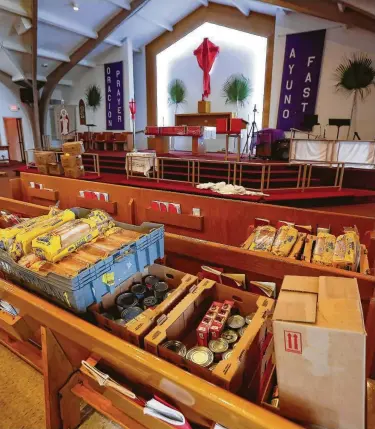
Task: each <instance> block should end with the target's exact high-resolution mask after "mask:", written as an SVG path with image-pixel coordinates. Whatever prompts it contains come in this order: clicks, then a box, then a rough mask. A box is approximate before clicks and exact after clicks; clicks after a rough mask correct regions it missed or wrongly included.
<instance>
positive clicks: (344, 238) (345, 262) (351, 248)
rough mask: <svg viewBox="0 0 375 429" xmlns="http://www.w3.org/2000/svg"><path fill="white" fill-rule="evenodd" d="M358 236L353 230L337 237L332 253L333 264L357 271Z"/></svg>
mask: <svg viewBox="0 0 375 429" xmlns="http://www.w3.org/2000/svg"><path fill="white" fill-rule="evenodd" d="M360 249H361V247H360V242H359V237H358V235H357V234H356V233H355V232H354V231H350V232H347V233H345V234H343V235H340V236H338V237H337V240H336V244H335V250H334V253H333V261H332V262H333V266H334V267H336V268H342V269H344V270H349V271H357V269H358V264H359V259H360Z"/></svg>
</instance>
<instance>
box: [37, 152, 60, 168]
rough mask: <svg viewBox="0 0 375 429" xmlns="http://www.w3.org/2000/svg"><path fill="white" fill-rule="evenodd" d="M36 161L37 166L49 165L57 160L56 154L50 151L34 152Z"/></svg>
mask: <svg viewBox="0 0 375 429" xmlns="http://www.w3.org/2000/svg"><path fill="white" fill-rule="evenodd" d="M34 161H35V165H36V166H39V165H48V164H50V163H52V162H56V154H55V153H54V152H48V151H40V152H34Z"/></svg>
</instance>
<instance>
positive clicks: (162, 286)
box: [154, 282, 169, 302]
mask: <svg viewBox="0 0 375 429" xmlns="http://www.w3.org/2000/svg"><path fill="white" fill-rule="evenodd" d="M168 289H169V286H168V284H167V283H165V282H157V283H155V285H154V295H155V298H156V299H157V300H158V301H159V302H161V301H163V298H164V295H165V294H166V292H167V291H168Z"/></svg>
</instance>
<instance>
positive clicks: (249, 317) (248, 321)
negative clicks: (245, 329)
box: [245, 313, 255, 325]
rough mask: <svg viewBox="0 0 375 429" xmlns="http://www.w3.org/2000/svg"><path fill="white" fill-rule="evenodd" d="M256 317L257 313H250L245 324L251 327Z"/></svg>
mask: <svg viewBox="0 0 375 429" xmlns="http://www.w3.org/2000/svg"><path fill="white" fill-rule="evenodd" d="M254 316H255V313H250V314H248V315H247V316H246V317H245V322H246V323H247V324H248V325H250V323H251V322H252V321H253V318H254Z"/></svg>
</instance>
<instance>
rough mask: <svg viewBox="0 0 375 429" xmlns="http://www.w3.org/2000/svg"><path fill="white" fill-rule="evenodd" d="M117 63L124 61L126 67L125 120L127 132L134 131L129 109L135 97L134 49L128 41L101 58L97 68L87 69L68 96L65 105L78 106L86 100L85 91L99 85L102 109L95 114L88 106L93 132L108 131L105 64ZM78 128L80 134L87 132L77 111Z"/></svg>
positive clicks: (88, 120) (87, 113)
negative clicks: (130, 101) (93, 126)
mask: <svg viewBox="0 0 375 429" xmlns="http://www.w3.org/2000/svg"><path fill="white" fill-rule="evenodd" d="M116 61H123V63H124V64H123V67H124V69H123V70H124V118H125V131H131V130H132V124H131V119H130V113H129V108H128V103H129V100H130V99H131V98H132V97H134V89H133V88H134V84H133V73H132V70H133V48H132V44H131V42H130V41H129V40H128V39H127V40H126V41H125V42H124V44H123V46H122V47H113V48H112V49H111V50H110V52H109V53H108V54H107V55H106V56H104V57H102V58H100V63H99V62H97V66H96V67H95V68H91V69H87V71H85V72H83V73H82V75H81V77H80V79H78V80H76V81H74V82H73V83H74V86H73V88H72V89H71V90H70V91H69V92H70V94H67V95H66V99H65V104H73V105H77V106H78V103H79V100H80V99H81V98H82V99H83V100H85V91H86V88H87V87H88V86H89V85H93V84H95V85H98V86H99V87H100V89H101V91H102V97H103V100H102V103H101V105H100V107H99V108H98V109H97V110H96V112H93V111H92V110H91V109H89V108H88V107H87V106H86V121H87V123H94V124H96V128H95V129H94V130H93V131H98V132H100V131H106V130H107V123H106V105H105V79H104V64H106V63H110V62H116ZM77 128H78V131H79V132H83V131H87V127H86V126H85V125H80V124H79V112H78V109H77Z"/></svg>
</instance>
